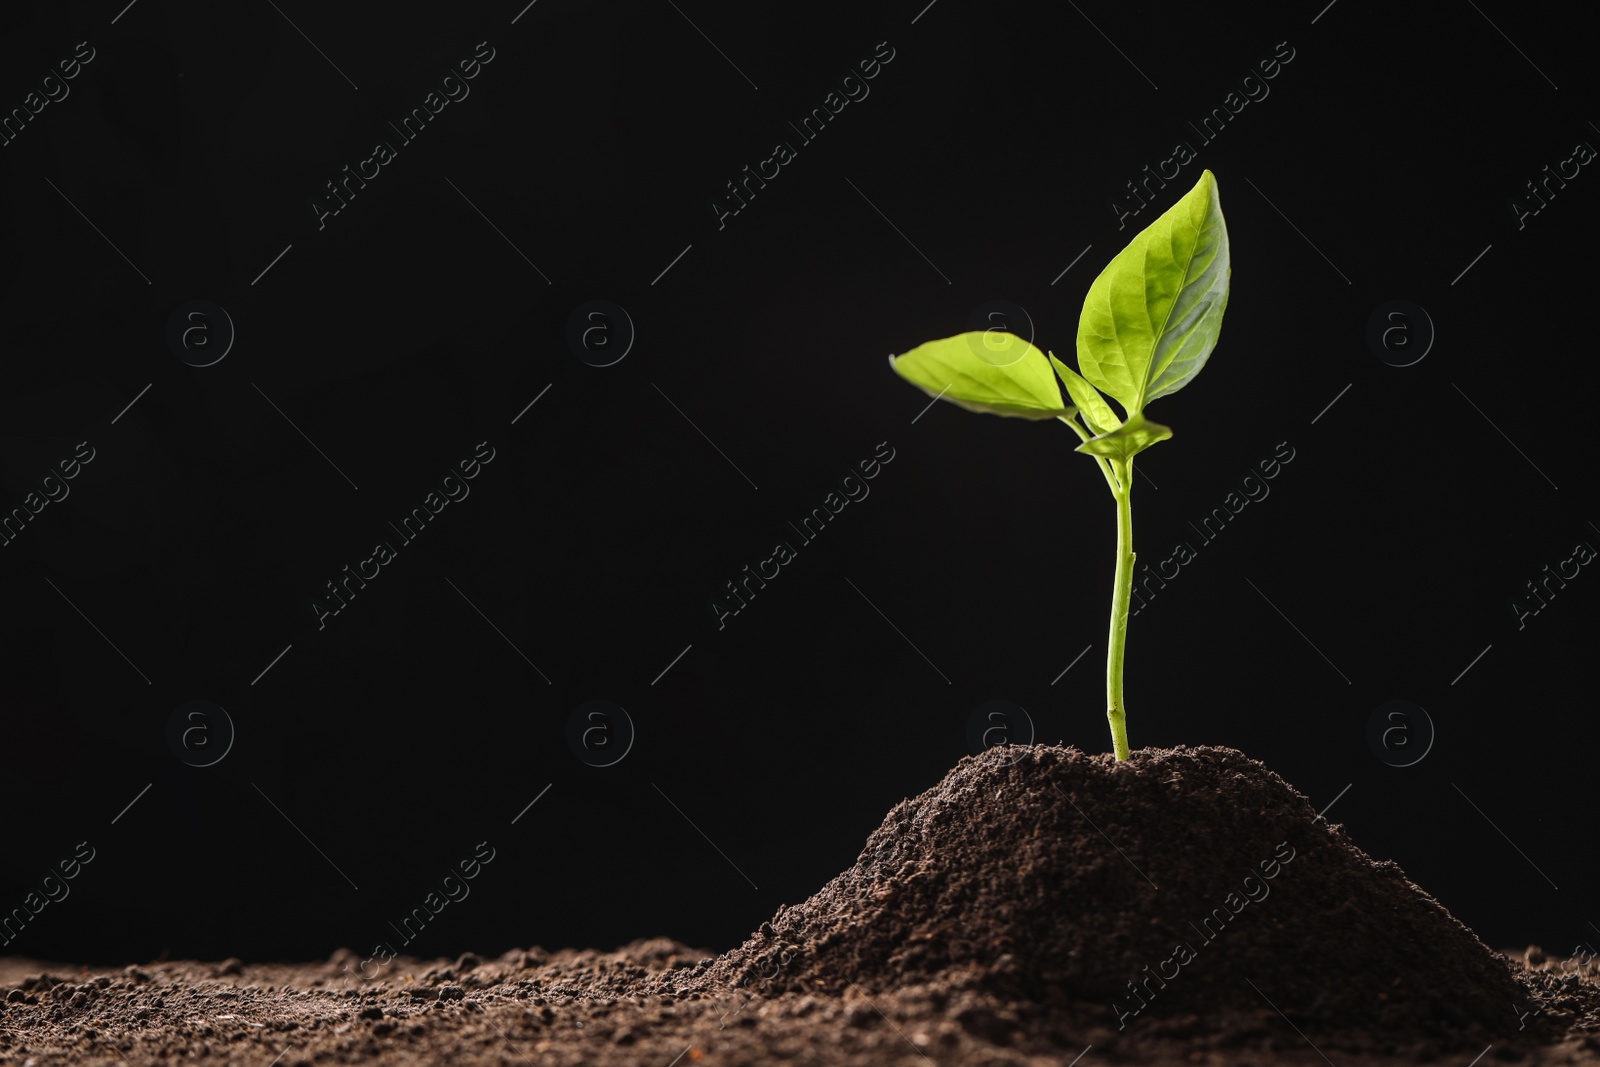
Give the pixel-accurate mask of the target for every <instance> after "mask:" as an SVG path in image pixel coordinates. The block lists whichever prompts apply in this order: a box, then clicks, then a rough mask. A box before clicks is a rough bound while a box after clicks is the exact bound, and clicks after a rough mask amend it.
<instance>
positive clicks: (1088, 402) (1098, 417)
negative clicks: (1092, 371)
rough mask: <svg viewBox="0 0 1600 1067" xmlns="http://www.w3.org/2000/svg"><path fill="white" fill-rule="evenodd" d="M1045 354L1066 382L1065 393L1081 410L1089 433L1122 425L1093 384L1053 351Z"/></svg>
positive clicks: (1102, 431) (1108, 430)
mask: <svg viewBox="0 0 1600 1067" xmlns="http://www.w3.org/2000/svg"><path fill="white" fill-rule="evenodd" d="M1047 355H1049V357H1050V362H1051V363H1053V364H1055V368H1056V373H1057V374H1059V375H1060V376H1061V380H1062V382H1064V383H1065V384H1066V386H1067V395H1068V396H1070V397H1072V402H1073V403H1074V404H1076V405H1077V408H1078V410H1079V411H1080V412H1082V414H1083V421H1084V422H1085V423H1087V424H1088V426H1089V432H1090V433H1092V434H1096V435H1098V434H1103V433H1110V432H1111V431H1112V430H1115V429H1116V428H1117V427H1118V426H1121V425H1122V420H1121V419H1119V418H1117V413H1116V412H1114V411H1112V410H1111V405H1110V404H1107V403H1106V398H1105V397H1103V396H1101V395H1100V393H1099V391H1098V390H1097V389H1095V387H1094V386H1092V385H1090V384H1089V383H1088V382H1086V381H1085V380H1084V379H1083V376H1082V375H1080V374H1079V373H1078V372H1077V371H1075V370H1073V369H1072V368H1071V367H1069V366H1067V365H1066V364H1065V363H1063V362H1061V361H1060V360H1059V359H1057V358H1056V354H1055V353H1054V352H1050V353H1047Z"/></svg>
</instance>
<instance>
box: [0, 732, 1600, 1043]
mask: <svg viewBox="0 0 1600 1067" xmlns="http://www.w3.org/2000/svg"><path fill="white" fill-rule="evenodd" d="M357 961H358V957H356V956H355V955H353V954H351V953H348V952H346V951H344V950H341V951H340V952H339V953H336V954H335V955H334V957H333V958H332V959H331V960H329V961H328V962H327V963H324V964H312V965H281V964H261V965H248V966H246V965H242V964H240V963H239V962H238V961H227V962H225V963H223V964H198V963H161V964H151V965H146V966H144V967H142V968H133V967H130V968H126V969H114V970H110V971H107V972H104V973H96V972H94V971H93V970H91V969H88V968H67V967H62V966H59V965H52V966H45V965H41V964H38V963H34V962H31V961H17V960H0V1001H4V1003H3V1004H0V1061H15V1062H19V1063H23V1064H25V1065H26V1064H28V1063H30V1062H31V1063H33V1064H34V1065H36V1067H43V1065H45V1064H53V1063H68V1062H70V1063H75V1064H76V1063H83V1064H111V1063H128V1064H135V1063H150V1062H160V1061H164V1060H171V1059H174V1058H179V1059H182V1060H183V1061H185V1062H215V1063H223V1062H233V1063H241V1064H263V1065H265V1064H269V1063H272V1062H273V1061H274V1059H275V1058H278V1057H281V1060H279V1062H281V1063H282V1064H283V1065H284V1067H292V1065H295V1064H301V1063H364V1062H384V1063H435V1062H436V1063H450V1064H480V1063H481V1064H489V1063H493V1064H501V1063H512V1062H517V1063H526V1062H537V1063H550V1064H569V1063H571V1064H576V1063H594V1064H602V1065H607V1067H611V1065H623V1064H645V1065H653V1067H673V1065H687V1064H694V1063H698V1064H702V1065H706V1064H713V1063H714V1064H719V1065H720V1064H770V1063H774V1062H793V1063H803V1064H849V1065H854V1064H869V1063H870V1064H895V1063H905V1064H918V1065H927V1064H929V1063H933V1064H939V1065H944V1064H1046V1063H1049V1064H1067V1063H1070V1062H1072V1061H1073V1060H1074V1059H1075V1058H1076V1057H1078V1056H1080V1055H1083V1056H1085V1057H1086V1058H1085V1059H1084V1060H1083V1067H1093V1063H1094V1062H1095V1061H1098V1060H1115V1061H1118V1062H1141V1063H1157V1064H1179V1063H1197V1064H1223V1063H1227V1064H1243V1063H1269V1062H1271V1063H1307V1064H1322V1063H1338V1064H1340V1065H1341V1067H1343V1065H1345V1064H1347V1063H1368V1064H1378V1063H1382V1064H1391V1063H1399V1062H1418V1061H1425V1060H1432V1059H1439V1061H1440V1062H1446V1063H1457V1062H1459V1064H1460V1065H1461V1067H1465V1065H1466V1064H1467V1062H1468V1061H1469V1060H1472V1059H1473V1057H1474V1056H1478V1055H1479V1054H1482V1053H1488V1052H1489V1051H1490V1050H1491V1049H1492V1050H1493V1051H1492V1055H1491V1057H1490V1058H1491V1059H1493V1060H1500V1061H1505V1060H1521V1061H1523V1062H1531V1063H1578V1062H1581V1063H1596V1062H1600V1054H1597V1052H1600V970H1597V968H1596V965H1595V964H1594V962H1593V961H1589V962H1587V963H1585V964H1583V965H1578V964H1576V963H1574V962H1573V961H1562V960H1555V959H1546V958H1545V957H1544V956H1543V954H1542V953H1539V952H1538V951H1537V950H1535V949H1530V950H1529V951H1528V953H1527V958H1526V960H1512V959H1508V958H1507V957H1506V956H1505V955H1502V954H1499V953H1495V952H1491V951H1490V950H1489V949H1488V948H1487V947H1485V946H1484V945H1483V944H1482V943H1481V942H1479V941H1478V940H1477V938H1476V937H1474V936H1473V934H1472V933H1471V931H1469V930H1467V929H1466V928H1465V927H1464V926H1462V925H1461V924H1460V923H1458V922H1457V921H1456V920H1455V919H1454V918H1452V917H1451V916H1450V914H1449V913H1448V912H1447V911H1445V909H1444V908H1443V907H1441V906H1440V905H1439V904H1438V903H1437V902H1436V901H1434V900H1433V899H1432V898H1431V897H1429V896H1428V895H1427V894H1426V893H1424V892H1423V891H1422V890H1421V889H1419V888H1417V887H1416V886H1414V885H1412V884H1411V883H1410V882H1408V881H1407V880H1406V878H1405V876H1404V874H1403V873H1402V872H1401V871H1400V869H1399V868H1398V867H1396V866H1395V865H1394V864H1392V863H1380V862H1374V861H1373V860H1372V859H1370V858H1369V857H1368V856H1366V854H1365V853H1363V852H1361V851H1360V850H1359V849H1358V848H1357V847H1356V846H1355V845H1354V843H1352V842H1351V841H1350V839H1349V838H1348V836H1347V835H1346V834H1345V833H1344V832H1343V830H1342V829H1340V828H1339V827H1337V826H1330V825H1329V824H1327V823H1326V822H1323V821H1320V820H1318V819H1317V817H1316V813H1315V811H1314V809H1313V808H1312V807H1311V805H1310V803H1309V802H1308V801H1307V800H1306V798H1305V797H1303V796H1301V795H1300V794H1298V793H1296V792H1295V791H1294V790H1293V789H1292V788H1290V787H1289V786H1288V785H1287V784H1286V783H1284V782H1283V780H1282V779H1280V778H1278V777H1277V776H1276V775H1275V774H1273V773H1272V772H1270V771H1268V770H1267V769H1266V768H1265V767H1264V766H1262V765H1261V764H1260V763H1257V762H1255V761H1252V760H1250V759H1248V758H1247V757H1245V756H1243V755H1241V754H1240V753H1238V752H1234V751H1232V750H1229V749H1219V748H1196V749H1185V748H1180V749H1173V750H1144V751H1141V752H1136V753H1134V756H1133V758H1132V759H1131V760H1129V761H1127V762H1126V763H1123V764H1116V763H1115V762H1114V761H1113V760H1111V759H1110V757H1109V756H1088V755H1085V754H1083V753H1081V752H1078V751H1076V750H1072V749H1066V748H1058V747H1049V746H1040V747H1035V748H1031V749H1027V750H1011V751H1008V750H1004V749H996V750H991V751H989V752H987V753H985V754H984V755H982V756H977V757H972V758H968V759H965V760H963V761H962V762H961V763H960V764H959V765H958V766H957V767H956V768H955V769H954V770H952V771H951V773H950V774H949V775H948V776H947V777H946V778H945V780H944V781H943V782H941V783H940V784H939V785H938V786H937V787H936V788H934V789H932V790H930V791H928V792H926V793H924V794H922V795H921V796H919V797H916V798H914V799H912V800H908V801H905V802H903V803H901V804H899V805H898V806H896V807H895V809H894V810H893V811H891V812H890V813H889V815H888V817H887V818H886V819H885V821H884V823H883V825H882V826H881V827H880V828H879V829H878V830H877V831H876V832H874V833H873V834H872V836H871V837H870V838H868V840H867V844H866V848H865V849H864V850H863V851H862V853H861V856H860V858H859V859H858V860H857V862H856V865H855V866H854V867H852V868H851V869H849V870H848V871H845V872H844V873H843V874H841V875H839V876H838V877H837V878H835V879H834V880H833V881H831V882H830V883H828V885H826V886H825V887H823V889H822V890H821V891H820V892H819V893H817V894H816V895H815V896H813V897H812V898H811V899H810V900H808V901H806V902H805V903H803V904H800V905H797V906H794V907H787V908H783V909H780V911H779V912H778V914H777V915H776V916H774V917H773V919H772V921H771V922H770V923H764V924H762V927H761V929H760V930H759V931H757V933H756V934H755V935H753V936H752V937H751V938H750V940H748V941H747V942H746V943H745V944H744V945H742V946H741V947H739V948H737V949H734V950H733V951H731V952H728V953H726V954H724V955H722V956H720V957H712V955H711V954H710V953H706V952H697V951H694V950H691V949H689V948H687V947H686V946H683V945H680V944H678V943H676V942H671V941H666V940H657V941H647V942H637V943H635V944H633V945H630V946H627V947H626V948H624V949H622V950H620V951H618V952H615V953H597V952H573V951H568V952H561V953H556V954H553V955H551V954H547V953H545V952H543V951H541V950H537V949H534V950H529V951H527V952H523V951H520V950H518V951H514V952H511V953H507V954H506V955H505V956H502V957H501V958H499V959H496V960H490V961H481V960H479V959H477V958H476V957H474V956H471V955H470V954H469V955H467V956H464V957H462V958H461V959H460V960H457V961H454V962H451V961H443V960H440V961H434V962H432V963H429V962H424V961H417V960H410V959H405V958H401V959H398V960H395V961H393V962H391V963H390V964H389V965H388V967H387V968H386V969H385V970H384V971H383V972H382V973H380V974H379V975H378V976H377V977H376V978H375V979H371V980H367V979H363V978H362V977H361V975H360V973H359V971H358V970H357ZM1441 1057H1442V1058H1441ZM1483 1062H1484V1063H1485V1064H1486V1063H1487V1062H1489V1060H1484V1061H1483Z"/></svg>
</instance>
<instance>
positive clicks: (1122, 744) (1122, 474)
mask: <svg viewBox="0 0 1600 1067" xmlns="http://www.w3.org/2000/svg"><path fill="white" fill-rule="evenodd" d="M1111 466H1112V468H1113V469H1114V470H1115V471H1116V475H1117V481H1118V483H1119V484H1118V485H1117V486H1115V487H1113V489H1112V492H1113V493H1114V494H1115V495H1116V498H1117V577H1116V581H1115V582H1114V583H1113V584H1112V587H1111V634H1110V638H1109V643H1108V647H1107V648H1106V718H1107V719H1109V720H1110V721H1111V745H1112V748H1113V750H1114V751H1115V752H1116V756H1117V759H1119V760H1125V759H1127V758H1128V726H1127V712H1128V708H1127V705H1126V703H1124V701H1123V696H1122V659H1123V653H1124V651H1125V649H1126V647H1127V643H1128V606H1129V604H1130V603H1131V601H1132V595H1133V561H1134V551H1133V505H1132V503H1131V501H1130V497H1131V496H1132V495H1133V457H1132V456H1129V457H1128V458H1127V459H1122V460H1115V459H1114V460H1111Z"/></svg>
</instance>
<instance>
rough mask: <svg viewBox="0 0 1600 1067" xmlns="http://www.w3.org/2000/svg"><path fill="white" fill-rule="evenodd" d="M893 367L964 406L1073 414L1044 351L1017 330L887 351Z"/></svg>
mask: <svg viewBox="0 0 1600 1067" xmlns="http://www.w3.org/2000/svg"><path fill="white" fill-rule="evenodd" d="M889 365H890V366H891V367H893V368H894V372H895V373H896V374H898V375H900V377H902V378H904V379H905V380H906V381H908V382H910V383H911V384H912V385H915V386H916V387H918V388H919V389H921V390H922V391H923V392H925V393H927V394H928V395H929V396H932V397H938V398H941V399H944V400H948V401H950V402H951V403H952V404H955V405H957V406H959V407H963V408H966V409H967V410H968V411H978V412H983V413H985V414H989V415H1009V416H1012V417H1014V418H1023V419H1054V418H1058V417H1060V416H1063V415H1066V416H1070V415H1072V413H1073V411H1074V409H1073V408H1071V407H1069V406H1068V405H1067V404H1066V403H1065V402H1064V401H1063V400H1062V399H1061V387H1060V386H1058V385H1057V384H1056V378H1055V375H1054V374H1052V373H1051V372H1050V364H1049V363H1047V362H1046V361H1045V358H1044V353H1043V352H1041V351H1039V350H1038V349H1037V348H1035V347H1033V346H1032V345H1031V344H1029V343H1028V342H1026V341H1024V340H1023V339H1022V338H1020V337H1017V336H1016V335H1015V334H1009V333H1005V332H1003V331H1000V330H976V331H973V332H970V333H962V334H957V335H956V336H954V337H946V338H944V339H943V340H939V341H929V342H928V343H927V344H923V345H918V346H917V347H916V348H913V349H912V350H911V351H909V352H907V353H906V354H905V355H903V356H890V357H889Z"/></svg>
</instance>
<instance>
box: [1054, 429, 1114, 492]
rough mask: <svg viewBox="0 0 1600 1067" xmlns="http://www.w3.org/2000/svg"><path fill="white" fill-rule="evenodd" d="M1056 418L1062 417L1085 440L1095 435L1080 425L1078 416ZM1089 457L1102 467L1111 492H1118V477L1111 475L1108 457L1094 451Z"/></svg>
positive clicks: (1101, 469)
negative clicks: (1098, 454) (1107, 461)
mask: <svg viewBox="0 0 1600 1067" xmlns="http://www.w3.org/2000/svg"><path fill="white" fill-rule="evenodd" d="M1056 418H1058V419H1060V420H1061V421H1062V422H1064V423H1066V424H1067V425H1068V426H1070V427H1072V432H1073V433H1075V434H1077V435H1078V436H1079V437H1080V438H1082V439H1083V440H1085V441H1087V440H1088V439H1089V438H1090V437H1092V436H1094V435H1093V434H1091V433H1089V431H1087V430H1085V429H1084V428H1083V427H1082V426H1079V425H1078V420H1077V418H1076V417H1072V418H1069V417H1067V416H1065V415H1057V416H1056ZM1089 458H1090V459H1092V460H1094V461H1095V463H1096V464H1097V465H1098V466H1099V468H1100V473H1101V474H1103V475H1105V478H1106V484H1107V485H1109V486H1110V487H1111V492H1112V493H1113V494H1114V493H1116V491H1117V480H1116V478H1114V477H1112V475H1111V467H1110V466H1109V465H1107V463H1106V458H1105V457H1104V456H1097V455H1094V454H1093V453H1089Z"/></svg>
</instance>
